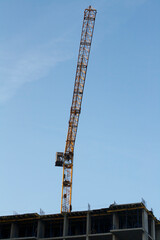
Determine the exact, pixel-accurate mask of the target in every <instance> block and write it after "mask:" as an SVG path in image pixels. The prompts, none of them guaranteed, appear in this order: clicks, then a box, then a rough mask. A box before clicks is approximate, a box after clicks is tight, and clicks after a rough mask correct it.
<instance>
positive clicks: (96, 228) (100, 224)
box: [91, 215, 112, 234]
mask: <svg viewBox="0 0 160 240" xmlns="http://www.w3.org/2000/svg"><path fill="white" fill-rule="evenodd" d="M110 229H112V216H111V215H104V216H91V233H92V234H95V233H107V232H109V231H110Z"/></svg>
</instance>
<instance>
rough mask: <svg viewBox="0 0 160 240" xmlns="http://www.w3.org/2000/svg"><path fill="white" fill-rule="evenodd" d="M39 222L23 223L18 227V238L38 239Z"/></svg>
mask: <svg viewBox="0 0 160 240" xmlns="http://www.w3.org/2000/svg"><path fill="white" fill-rule="evenodd" d="M36 236H37V222H32V223H21V224H19V225H18V237H36Z"/></svg>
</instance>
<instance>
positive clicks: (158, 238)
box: [0, 203, 160, 240]
mask: <svg viewBox="0 0 160 240" xmlns="http://www.w3.org/2000/svg"><path fill="white" fill-rule="evenodd" d="M0 239H15V240H16V239H17V240H20V239H21V240H22V239H23V240H25V239H26V240H35V239H40V240H60V239H72V240H160V221H158V220H157V219H156V218H155V216H154V215H153V212H152V211H149V210H148V209H147V208H146V207H145V205H144V204H143V203H134V204H122V205H116V204H112V205H110V207H109V208H103V209H96V210H90V211H78V212H72V213H65V214H50V215H39V214H37V213H31V214H22V215H12V216H1V217H0Z"/></svg>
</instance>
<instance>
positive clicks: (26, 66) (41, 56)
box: [0, 39, 72, 103]
mask: <svg viewBox="0 0 160 240" xmlns="http://www.w3.org/2000/svg"><path fill="white" fill-rule="evenodd" d="M59 43H60V44H59ZM61 45H63V42H62V40H58V39H56V40H54V41H51V42H49V43H45V44H43V45H39V46H38V47H37V46H36V47H33V46H32V47H31V48H29V49H27V50H26V51H24V50H23V51H22V52H21V53H19V51H18V50H16V49H12V51H11V50H9V51H8V50H7V47H8V48H9V44H8V46H7V44H6V45H5V47H4V48H3V50H1V49H0V103H4V102H5V101H7V100H9V99H11V98H12V97H13V96H14V95H15V94H16V92H17V90H19V89H20V88H21V86H22V85H24V84H25V83H27V82H32V81H37V80H39V79H42V78H44V77H45V76H47V74H49V72H50V71H51V70H52V69H53V68H54V67H55V66H56V65H57V64H58V63H60V62H63V61H67V60H68V59H70V58H71V57H72V56H71V55H70V54H68V53H67V52H66V51H64V50H63V48H62V47H61Z"/></svg>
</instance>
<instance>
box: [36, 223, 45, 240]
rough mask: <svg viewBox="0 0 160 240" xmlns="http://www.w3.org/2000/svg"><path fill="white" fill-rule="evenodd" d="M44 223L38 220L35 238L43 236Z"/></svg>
mask: <svg viewBox="0 0 160 240" xmlns="http://www.w3.org/2000/svg"><path fill="white" fill-rule="evenodd" d="M44 230H45V229H44V223H43V222H42V221H41V220H39V221H38V227H37V238H44Z"/></svg>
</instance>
